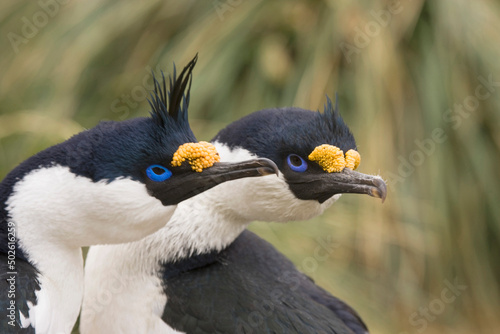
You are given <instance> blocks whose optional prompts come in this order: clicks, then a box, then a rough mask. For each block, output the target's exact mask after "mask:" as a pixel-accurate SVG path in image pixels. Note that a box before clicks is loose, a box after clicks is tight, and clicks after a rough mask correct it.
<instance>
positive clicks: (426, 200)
mask: <svg viewBox="0 0 500 334" xmlns="http://www.w3.org/2000/svg"><path fill="white" fill-rule="evenodd" d="M66 2H67V3H66V4H60V5H55V4H56V2H55V1H50V0H42V1H41V2H35V1H33V2H28V1H20V2H18V1H3V2H2V3H1V4H0V9H1V10H0V29H1V34H2V39H1V42H0V43H1V44H0V47H1V50H2V51H1V55H0V105H1V108H0V178H3V177H4V176H5V175H6V173H7V172H8V171H9V170H11V169H12V168H14V167H15V166H16V164H18V163H19V162H21V161H22V160H24V159H26V158H27V157H29V156H30V155H32V154H34V153H36V152H38V151H39V150H41V149H43V148H45V147H48V146H50V145H52V144H55V143H58V142H60V141H62V140H64V139H66V138H68V137H69V136H71V135H72V134H74V133H76V132H78V131H80V130H82V129H83V128H89V127H92V126H94V125H96V124H97V123H98V122H99V121H100V120H103V119H112V120H122V119H126V118H130V117H136V116H144V115H146V114H147V112H148V105H147V103H146V101H145V92H146V90H148V89H149V87H150V73H151V70H154V71H155V72H158V70H159V69H164V70H165V71H166V72H171V70H172V62H173V61H175V62H176V63H177V64H178V66H183V65H184V64H186V62H187V61H188V60H189V59H191V58H192V57H193V56H194V54H195V53H196V52H199V58H200V59H199V62H198V66H197V67H196V69H195V73H194V82H193V89H192V100H191V102H192V103H191V108H190V120H191V123H192V127H193V130H194V132H195V134H197V136H198V138H199V139H204V140H208V139H210V138H211V137H212V136H213V135H214V134H216V133H217V131H218V130H219V129H221V128H223V127H224V126H225V125H226V124H228V123H230V122H232V121H234V120H236V119H238V118H240V117H241V116H243V115H246V114H249V113H251V112H252V111H255V110H259V109H263V108H271V107H281V106H292V105H293V106H297V107H302V108H307V109H312V110H316V109H318V108H320V109H322V105H323V103H324V102H325V95H326V94H328V95H329V96H330V97H334V95H335V92H337V93H338V98H339V106H340V110H341V112H342V114H343V116H344V118H345V120H346V122H347V123H348V124H349V126H350V127H351V129H352V131H353V133H354V134H355V136H356V139H357V143H358V147H359V151H360V152H361V155H362V157H363V162H362V164H361V168H360V171H362V172H367V173H380V175H382V176H383V177H384V178H386V179H387V180H388V182H389V185H390V188H389V189H390V192H389V195H388V197H387V201H386V202H385V203H384V204H383V205H381V204H380V202H379V201H377V200H375V199H372V198H369V197H367V196H349V195H344V196H343V198H342V199H341V200H340V201H339V202H338V203H337V204H335V205H334V206H333V207H332V208H330V209H329V210H328V211H327V212H326V213H325V214H324V215H322V216H321V217H318V218H317V219H313V220H311V221H307V222H293V223H289V224H275V223H258V222H257V223H254V224H253V225H252V227H251V229H252V230H254V231H256V232H257V233H259V234H260V235H262V236H263V237H264V238H266V239H267V240H270V241H271V242H272V243H274V244H275V245H276V246H277V247H278V248H279V249H280V250H282V251H283V252H284V253H286V254H287V255H288V256H289V257H290V258H291V259H293V260H294V261H295V263H297V264H298V265H299V266H300V267H301V268H302V270H304V271H305V272H306V273H308V274H309V275H311V276H312V277H313V278H314V279H315V280H316V281H317V282H318V283H319V284H320V285H321V286H323V287H325V288H326V289H328V290H329V291H331V292H332V293H334V294H335V295H337V296H339V297H340V298H342V299H344V300H346V301H347V302H348V303H349V304H350V305H352V306H353V307H354V308H355V309H356V310H358V311H359V313H360V314H361V316H362V317H363V318H364V319H365V321H366V323H367V324H368V326H369V328H370V329H371V331H372V333H422V332H425V333H498V332H500V319H499V318H498V311H499V310H500V298H499V294H500V291H499V284H498V282H499V279H500V261H499V260H500V259H499V257H500V206H499V205H498V201H499V199H500V190H499V189H500V173H499V171H498V169H499V166H500V164H499V160H500V154H499V151H500V113H499V110H500V84H496V83H495V82H499V81H500V70H499V69H500V61H499V59H500V58H499V57H500V8H499V4H498V2H495V1H488V0H476V1H466V0H453V1H452V0H442V1H423V0H412V1H410V0H401V1H396V2H389V1H381V0H377V1H362V0H354V1H345V0H338V1H331V0H330V1H328V0H310V1H305V0H303V1H300V0H296V1H285V0H280V1H273V2H270V1H268V2H265V1H243V0H238V1H237V0H231V1H229V0H227V1H203V2H202V1H152V0H146V1H141V2H138V1H124V0H122V1H117V0H109V1H97V0H93V1H92V0H91V1H66ZM43 4H47V5H43ZM44 13H45V14H44ZM488 80H490V82H493V84H490V85H489V86H488V87H487V88H486V87H485V86H482V88H481V85H484V82H487V81H488ZM488 89H490V90H488ZM478 94H479V95H478ZM476 95H477V96H476ZM475 96H476V97H475ZM479 97H481V98H479ZM460 105H464V107H460ZM440 129H441V130H440ZM318 238H323V239H325V240H326V239H327V238H330V240H332V242H335V245H336V247H335V251H334V252H332V254H331V255H330V257H329V259H328V260H326V261H324V260H318V259H316V258H315V257H314V254H315V253H314V252H315V249H316V248H317V247H319V245H320V244H321V243H320V242H318V241H317V240H318ZM455 279H457V280H458V282H459V283H460V284H463V285H465V286H466V288H465V291H461V292H460V295H459V296H456V298H455V299H454V301H453V302H444V301H449V298H450V296H452V295H451V294H450V295H448V294H447V293H449V292H446V291H445V290H444V289H446V288H447V286H448V285H447V284H448V283H447V282H449V284H454V282H455ZM443 291H445V297H443V294H442V293H443ZM443 298H445V299H443ZM446 298H447V299H446ZM426 310H427V311H426Z"/></svg>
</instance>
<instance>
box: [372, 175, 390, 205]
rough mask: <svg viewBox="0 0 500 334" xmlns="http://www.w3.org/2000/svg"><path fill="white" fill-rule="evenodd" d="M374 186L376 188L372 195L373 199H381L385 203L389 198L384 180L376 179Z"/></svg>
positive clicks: (373, 189)
mask: <svg viewBox="0 0 500 334" xmlns="http://www.w3.org/2000/svg"><path fill="white" fill-rule="evenodd" d="M373 185H374V186H375V188H372V190H371V195H372V196H373V197H377V198H380V199H381V200H382V203H384V202H385V198H386V197H387V185H386V184H385V182H384V181H383V180H382V179H376V180H374V181H373Z"/></svg>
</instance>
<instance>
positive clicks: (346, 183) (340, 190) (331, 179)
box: [289, 168, 387, 203]
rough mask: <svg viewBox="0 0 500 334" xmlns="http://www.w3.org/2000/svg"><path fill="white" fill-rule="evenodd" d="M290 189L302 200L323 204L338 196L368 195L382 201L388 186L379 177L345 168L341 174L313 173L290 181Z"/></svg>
mask: <svg viewBox="0 0 500 334" xmlns="http://www.w3.org/2000/svg"><path fill="white" fill-rule="evenodd" d="M289 184H290V188H291V189H292V191H293V192H294V193H295V194H296V195H297V197H299V198H301V199H314V200H317V201H319V202H320V203H323V202H324V201H326V200H327V199H329V198H330V197H332V196H333V195H336V194H348V193H354V194H366V195H370V196H372V197H377V198H380V199H382V202H383V201H384V200H385V197H386V196H387V186H386V184H385V182H384V180H382V178H381V177H379V176H374V175H367V174H363V173H359V172H355V171H353V170H351V169H349V168H344V170H343V171H342V172H339V173H325V172H318V173H311V174H309V175H304V176H303V177H302V178H300V179H297V180H289Z"/></svg>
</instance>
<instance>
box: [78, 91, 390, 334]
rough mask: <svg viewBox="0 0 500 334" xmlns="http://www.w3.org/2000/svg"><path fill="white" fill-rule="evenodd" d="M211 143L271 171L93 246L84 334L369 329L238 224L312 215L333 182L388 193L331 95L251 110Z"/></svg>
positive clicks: (341, 189)
mask: <svg viewBox="0 0 500 334" xmlns="http://www.w3.org/2000/svg"><path fill="white" fill-rule="evenodd" d="M212 142H213V143H214V145H215V146H216V147H217V149H218V152H219V153H220V155H221V159H222V160H223V161H242V160H244V159H249V158H257V157H265V158H268V159H271V160H272V161H274V162H275V163H276V165H277V166H278V167H279V169H280V175H279V176H276V175H274V176H272V175H269V176H265V177H262V178H257V179H242V180H236V181H231V182H227V183H225V184H221V185H219V186H217V187H215V188H213V189H211V190H209V191H206V192H204V193H203V194H200V195H198V196H196V197H193V198H191V199H189V200H187V201H185V202H183V203H180V204H179V206H178V207H177V209H176V211H175V213H174V215H173V217H172V218H171V220H170V221H169V222H168V223H167V224H166V225H165V227H163V228H162V229H161V230H159V231H158V232H156V233H154V234H152V235H150V236H148V237H146V238H144V239H143V240H141V241H138V242H132V243H128V244H123V245H112V246H97V247H91V249H90V251H89V254H88V257H87V263H86V269H85V281H86V291H85V295H84V302H83V308H82V314H81V326H80V330H81V332H82V334H90V333H92V334H98V333H111V332H113V333H134V334H136V333H141V334H145V333H189V334H194V333H200V334H204V333H207V334H208V333H228V334H229V333H231V334H232V333H287V334H288V333H300V334H306V333H356V334H361V333H365V332H367V329H366V326H365V324H364V323H363V321H362V320H361V319H360V317H359V316H358V315H357V313H356V312H355V311H354V310H352V309H351V308H350V307H349V306H348V305H347V304H345V303H344V302H342V301H340V300H339V299H337V298H335V297H333V296H332V295H331V294H329V293H328V292H326V291H325V290H323V289H322V288H320V287H319V286H317V285H315V284H314V283H313V281H312V280H310V279H309V278H308V277H307V276H305V275H304V274H302V273H300V272H299V271H298V270H297V269H296V268H295V266H294V265H293V264H292V263H291V262H290V261H289V260H288V259H286V258H285V257H284V256H283V255H282V254H280V253H279V252H278V251H277V250H276V249H274V248H273V247H272V246H271V245H270V244H268V243H267V242H265V241H263V240H262V239H260V238H258V237H257V236H256V235H254V234H253V233H251V232H249V231H245V228H246V226H247V225H248V224H249V223H250V222H252V221H253V220H260V221H281V222H284V221H292V220H305V219H309V218H312V217H314V216H317V215H319V214H321V213H322V212H323V211H324V210H325V209H326V208H328V207H329V206H330V205H332V204H333V203H334V202H335V201H336V200H337V199H338V198H339V197H340V194H342V193H359V194H368V195H371V196H374V197H379V198H382V199H385V196H386V186H385V183H384V182H383V180H382V179H381V178H380V177H378V176H370V175H366V174H362V173H358V172H355V171H353V169H355V168H356V167H357V164H358V163H359V155H358V154H357V152H356V144H355V141H354V137H353V135H352V134H351V132H350V131H349V129H348V127H347V126H346V125H345V124H344V122H343V120H342V119H341V117H340V115H339V114H338V112H337V110H336V108H335V110H334V108H333V107H332V104H331V102H330V100H328V103H327V105H326V106H325V111H324V112H323V113H320V112H312V111H308V110H302V109H298V108H283V109H270V110H263V111H259V112H255V113H253V114H250V115H249V116H246V117H243V118H242V119H240V120H239V121H236V122H234V123H232V124H230V125H229V126H228V127H227V128H225V129H223V130H222V131H221V132H219V134H218V135H217V136H216V137H215V138H214V139H213V141H212ZM339 152H340V153H339ZM344 152H346V154H344ZM347 153H350V154H347ZM356 156H357V158H356ZM338 166H340V167H339V168H337V167H338ZM345 166H348V167H345ZM330 168H331V169H332V170H330ZM328 171H330V172H328Z"/></svg>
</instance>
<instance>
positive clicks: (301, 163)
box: [286, 154, 307, 173]
mask: <svg viewBox="0 0 500 334" xmlns="http://www.w3.org/2000/svg"><path fill="white" fill-rule="evenodd" d="M286 162H287V163H288V166H289V167H290V169H291V170H293V171H294V172H299V173H303V172H305V171H306V170H307V161H305V160H304V159H302V157H301V156H299V155H297V154H290V155H289V156H288V157H287V158H286Z"/></svg>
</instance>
